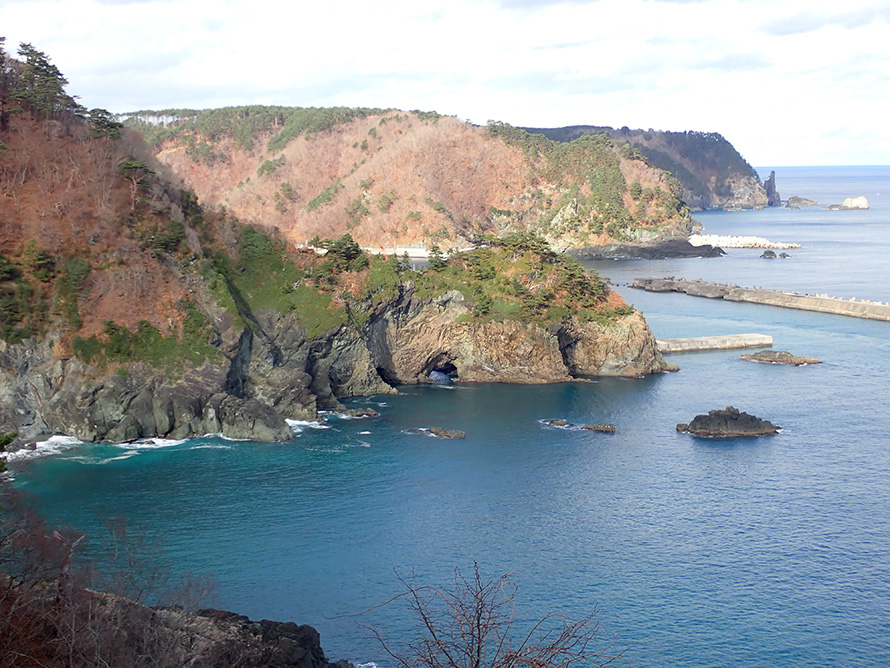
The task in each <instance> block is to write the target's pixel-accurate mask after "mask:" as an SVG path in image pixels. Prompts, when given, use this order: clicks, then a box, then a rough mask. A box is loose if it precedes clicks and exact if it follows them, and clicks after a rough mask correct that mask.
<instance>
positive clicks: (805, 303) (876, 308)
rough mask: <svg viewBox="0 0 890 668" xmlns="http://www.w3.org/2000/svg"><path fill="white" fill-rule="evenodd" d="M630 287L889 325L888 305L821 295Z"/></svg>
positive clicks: (670, 285) (662, 282)
mask: <svg viewBox="0 0 890 668" xmlns="http://www.w3.org/2000/svg"><path fill="white" fill-rule="evenodd" d="M631 287H634V288H639V289H641V290H648V291H650V292H683V293H686V294H688V295H692V296H695V297H709V298H711V299H726V300H728V301H736V302H750V303H753V304H765V305H767V306H781V307H784V308H794V309H801V310H804V311H818V312H820V313H832V314H835V315H846V316H851V317H854V318H868V319H870V320H884V321H887V322H890V304H882V303H879V302H868V301H856V300H855V299H840V298H838V297H828V296H823V295H802V294H799V293H796V292H783V291H781V290H764V289H760V288H742V287H739V286H737V285H727V284H725V283H712V282H708V281H687V280H686V279H683V278H638V279H635V280H634V282H633V283H632V284H631Z"/></svg>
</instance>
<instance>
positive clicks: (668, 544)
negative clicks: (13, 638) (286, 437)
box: [15, 167, 890, 668]
mask: <svg viewBox="0 0 890 668" xmlns="http://www.w3.org/2000/svg"><path fill="white" fill-rule="evenodd" d="M776 173H777V184H778V188H779V191H780V192H781V194H782V196H783V197H786V198H787V197H788V196H789V195H800V196H804V197H808V198H810V199H814V200H817V201H818V202H819V203H820V204H832V203H837V202H840V201H841V200H842V199H843V198H844V197H848V196H858V195H865V196H866V197H867V198H868V200H869V202H870V204H871V209H870V210H868V211H849V212H844V211H822V210H820V209H816V210H800V211H790V210H786V209H773V210H765V211H760V212H750V211H749V212H740V213H722V212H713V213H705V214H699V215H697V216H696V217H697V218H698V219H699V220H700V221H701V222H702V223H703V224H704V225H705V226H706V228H707V229H706V232H707V233H714V234H741V235H758V236H764V237H767V238H769V239H772V240H776V241H791V242H797V243H800V244H801V245H802V246H803V248H801V249H800V250H792V251H789V252H790V254H791V255H792V258H791V259H786V260H772V261H769V260H763V259H760V258H759V255H760V251H756V250H730V251H729V255H728V256H726V257H723V258H719V259H691V260H688V259H687V260H664V261H657V262H637V261H615V262H603V263H595V264H594V265H591V266H594V267H595V268H596V269H597V270H598V271H600V272H601V273H602V274H603V275H606V276H609V277H610V278H611V279H612V281H613V282H614V283H615V284H616V285H617V286H618V290H619V291H620V292H621V293H622V294H623V295H624V296H625V298H626V299H627V300H628V301H629V302H630V303H633V304H635V305H636V307H637V308H638V309H640V310H641V311H643V313H644V314H645V316H646V318H647V320H648V322H649V324H650V326H651V327H652V329H653V331H654V332H655V334H656V336H659V337H677V336H694V335H706V334H728V333H745V332H758V333H763V334H769V335H771V336H773V338H774V341H775V343H774V347H775V348H776V349H780V350H789V351H791V352H793V353H796V354H800V355H806V356H811V357H816V358H819V359H821V360H824V362H825V363H824V364H822V365H816V366H807V367H800V368H789V367H785V366H772V365H761V364H753V363H750V362H743V361H740V360H739V359H738V354H739V353H738V351H735V352H733V351H723V352H706V353H687V354H685V355H674V356H671V359H672V361H674V362H676V363H678V364H679V365H680V367H681V371H680V372H679V373H674V374H665V375H659V376H656V377H649V378H645V379H639V380H618V379H600V380H598V381H596V382H592V383H570V384H560V385H552V386H544V387H541V386H533V387H520V386H507V385H469V386H460V385H458V386H455V387H454V388H438V387H407V388H403V391H402V394H401V395H399V396H396V397H372V398H369V399H363V400H359V401H358V402H356V403H357V404H360V405H364V404H367V405H371V406H372V407H374V408H377V409H378V410H379V411H380V412H381V414H382V415H381V417H380V418H377V419H373V420H346V419H341V418H338V417H336V416H332V417H331V419H330V420H329V422H328V423H327V425H325V426H326V428H323V429H319V428H304V429H303V430H302V432H301V433H300V434H299V437H298V438H296V439H295V440H294V441H292V442H290V443H285V444H276V445H269V444H259V443H251V442H231V441H223V440H220V439H216V438H206V439H199V440H195V441H189V442H186V443H181V444H177V445H170V446H168V447H157V446H150V445H142V446H138V445H120V446H111V445H82V446H78V447H75V448H73V449H70V450H66V451H64V452H62V453H61V454H57V455H53V456H48V457H44V458H41V459H34V460H31V461H29V462H27V463H25V464H16V467H17V476H16V479H15V484H16V485H17V486H18V487H20V488H22V489H24V490H27V491H28V492H29V493H31V494H33V495H34V496H35V498H36V503H37V505H38V506H39V508H40V509H41V510H42V511H43V512H44V513H45V514H46V515H47V516H48V517H49V518H50V519H51V520H52V521H53V522H58V523H64V524H69V525H73V526H74V527H77V528H79V529H82V530H86V531H89V532H91V533H93V534H98V533H100V529H99V527H101V525H102V523H103V519H104V518H106V517H108V516H110V515H124V516H127V517H128V518H129V521H130V523H131V524H132V525H140V526H143V527H145V529H146V531H147V532H148V533H149V534H150V535H151V536H153V537H155V538H156V540H158V541H159V542H161V543H163V545H164V548H165V553H166V556H167V557H168V558H169V559H170V561H171V563H172V564H173V567H174V569H176V570H181V571H193V572H202V573H205V572H209V573H212V574H213V575H214V576H215V578H216V580H217V581H218V583H219V591H218V598H219V600H218V601H217V604H218V605H219V606H220V607H225V608H228V609H231V610H235V611H237V612H239V613H243V614H246V615H250V616H251V617H254V618H270V619H286V620H296V621H298V622H300V623H310V624H313V625H314V626H316V627H317V628H318V629H319V630H320V631H321V633H322V642H323V645H324V647H325V649H326V651H327V654H328V656H329V657H331V658H340V657H343V658H348V659H351V660H357V661H376V662H377V663H379V664H381V665H383V666H386V665H389V664H388V663H387V661H386V659H385V657H384V655H383V653H382V652H381V650H380V648H379V647H378V646H377V644H376V643H375V642H374V641H373V640H371V639H369V634H368V632H366V631H365V630H363V629H362V628H361V627H360V626H359V623H362V624H377V625H380V626H383V627H384V628H385V630H386V632H387V635H388V636H389V637H391V638H394V639H396V640H398V639H401V638H406V637H407V634H408V632H409V629H410V624H409V621H408V618H407V614H406V612H405V611H404V609H402V608H397V607H391V606H390V607H385V608H382V609H379V610H376V611H374V612H373V613H369V614H367V615H365V616H363V617H360V618H359V619H358V620H356V619H354V618H343V617H339V616H341V615H345V614H350V613H357V612H361V611H363V610H365V609H367V608H370V607H372V606H374V605H376V604H379V603H382V602H383V601H385V600H386V599H388V598H389V597H390V596H391V595H393V594H394V593H397V592H398V591H399V585H398V581H397V579H396V576H395V573H394V571H398V572H399V573H402V574H404V575H408V574H410V571H411V569H415V571H416V573H417V577H418V579H419V580H421V581H423V582H429V583H434V584H447V583H448V582H449V580H450V579H451V577H452V575H453V572H454V569H455V568H458V569H461V570H463V571H464V572H469V571H470V570H471V569H472V564H473V562H474V561H475V562H478V564H479V566H480V568H481V570H482V572H483V573H484V574H487V575H490V576H496V575H499V574H501V573H504V572H509V573H512V574H513V575H514V579H515V581H516V582H517V584H518V585H519V592H518V600H519V603H520V609H519V614H520V617H521V618H525V619H527V618H531V617H535V616H541V615H543V614H545V613H547V612H550V611H553V610H558V611H562V612H565V613H568V614H570V615H572V616H576V617H577V616H582V615H585V614H587V613H589V612H590V611H592V610H593V609H594V608H597V609H598V611H599V612H598V619H599V620H600V622H601V624H602V633H601V636H602V638H603V641H604V643H606V642H610V643H612V646H613V649H616V650H617V649H624V650H625V657H626V658H627V659H628V660H629V661H630V662H631V664H632V665H634V666H639V667H647V668H660V667H670V666H696V667H704V666H714V667H722V666H744V667H752V668H753V667H760V666H802V665H807V664H814V665H826V666H887V665H890V407H888V399H890V391H888V380H887V379H888V378H890V323H886V322H873V321H867V320H859V319H853V318H845V317H841V316H833V315H825V314H817V313H807V312H804V311H791V310H783V309H776V308H771V307H767V306H759V305H753V304H738V303H724V302H718V301H713V300H706V299H700V298H695V297H689V296H686V295H679V294H651V293H645V292H640V291H636V290H632V289H630V288H627V287H625V286H626V284H627V283H628V282H629V281H630V280H632V279H633V278H635V277H638V276H677V277H680V276H683V277H686V278H704V279H709V280H720V281H728V282H733V283H737V284H739V285H744V286H753V285H758V286H764V287H775V288H784V289H793V290H799V291H802V292H809V293H828V294H832V295H837V296H844V297H857V298H870V299H875V300H883V301H890V265H888V257H890V167H861V168H854V167H843V168H840V167H839V168H777V169H776ZM727 404H732V405H734V406H736V407H737V408H739V409H742V410H746V411H748V412H751V413H754V414H755V415H758V416H761V417H765V418H768V419H770V420H772V421H773V422H775V423H777V424H780V425H782V427H783V428H784V429H783V431H782V433H781V434H779V435H777V436H774V437H762V438H757V439H754V440H722V441H716V440H700V439H695V438H691V437H689V436H688V435H685V434H678V433H676V431H675V430H674V426H675V424H676V423H677V422H687V421H689V420H690V419H691V418H692V417H693V416H694V415H695V414H697V413H701V412H705V411H707V410H709V409H712V408H718V407H723V406H725V405H727ZM550 418H563V419H565V420H567V421H569V422H570V423H575V424H588V423H591V422H600V421H607V422H612V423H614V424H615V425H617V428H618V433H616V434H614V435H609V434H598V433H592V432H584V431H579V430H573V429H559V428H553V427H549V426H546V425H544V424H543V423H542V421H543V420H546V419H550ZM429 426H445V427H449V428H455V429H461V430H464V431H465V432H466V433H467V438H466V440H463V441H453V440H442V439H435V438H430V437H428V436H425V435H423V434H422V433H416V431H415V430H416V429H417V428H420V427H429Z"/></svg>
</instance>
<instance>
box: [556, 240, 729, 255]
mask: <svg viewBox="0 0 890 668" xmlns="http://www.w3.org/2000/svg"><path fill="white" fill-rule="evenodd" d="M567 253H568V254H569V255H572V256H574V257H576V258H578V259H579V260H617V259H634V260H664V259H665V258H669V257H680V258H682V257H720V256H721V255H726V253H725V252H724V251H723V249H721V248H717V247H716V246H709V245H703V246H693V245H692V244H691V243H689V241H687V240H686V239H667V240H665V241H659V242H655V243H651V244H606V245H604V246H588V247H587V248H579V249H576V250H570V251H567Z"/></svg>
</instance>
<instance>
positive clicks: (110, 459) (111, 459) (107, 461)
mask: <svg viewBox="0 0 890 668" xmlns="http://www.w3.org/2000/svg"><path fill="white" fill-rule="evenodd" d="M138 454H139V451H138V450H127V451H126V452H125V453H123V454H121V455H118V456H117V457H108V458H106V459H100V460H98V461H96V462H92V463H94V464H99V465H100V466H101V465H103V464H110V463H111V462H117V461H120V460H122V459H129V458H130V457H135V456H136V455H138Z"/></svg>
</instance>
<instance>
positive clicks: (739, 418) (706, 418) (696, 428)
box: [677, 406, 780, 437]
mask: <svg viewBox="0 0 890 668" xmlns="http://www.w3.org/2000/svg"><path fill="white" fill-rule="evenodd" d="M779 429H780V427H777V426H776V425H774V424H773V423H772V422H770V421H769V420H761V419H760V418H758V417H755V416H753V415H751V414H749V413H743V412H741V411H739V410H738V409H737V408H734V407H732V406H727V407H726V408H722V409H717V410H712V411H708V414H707V415H696V416H695V417H694V418H693V419H692V422H690V423H689V424H686V423H680V424H678V425H677V431H679V432H686V433H689V434H692V435H693V436H716V437H731V436H763V435H766V434H776V433H778V431H779Z"/></svg>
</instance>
